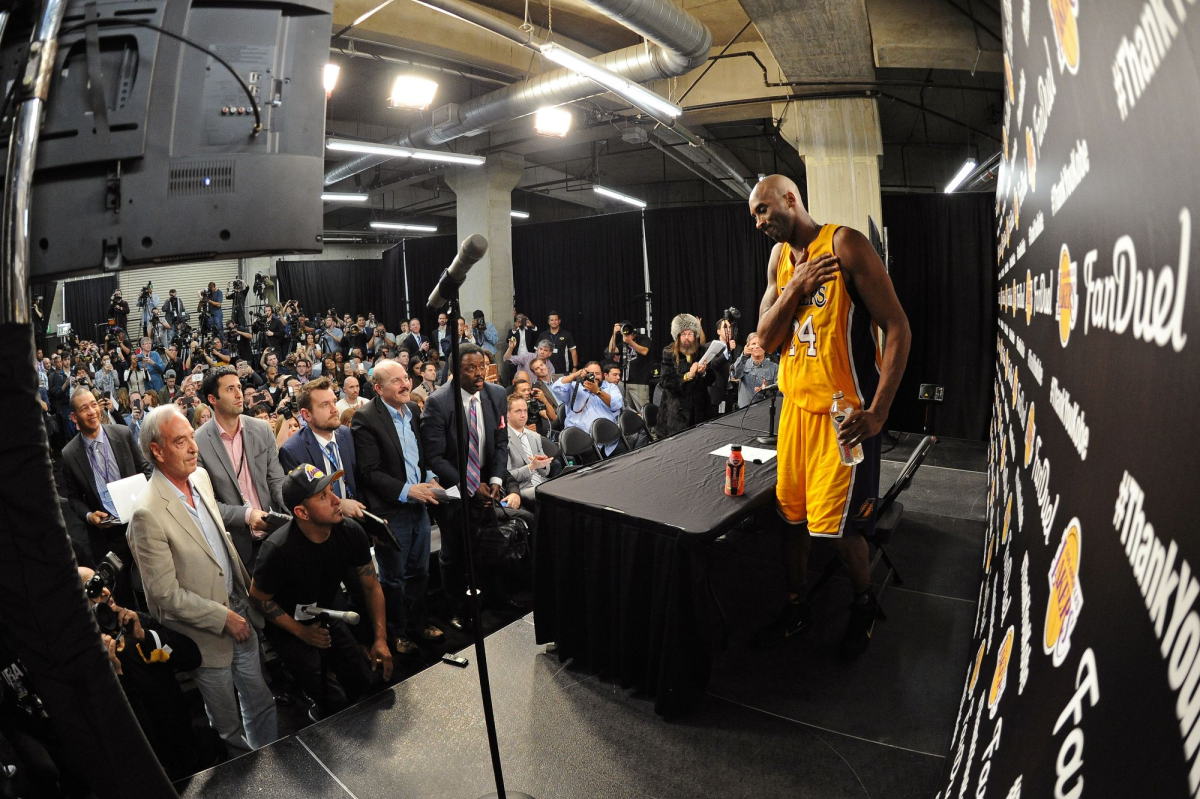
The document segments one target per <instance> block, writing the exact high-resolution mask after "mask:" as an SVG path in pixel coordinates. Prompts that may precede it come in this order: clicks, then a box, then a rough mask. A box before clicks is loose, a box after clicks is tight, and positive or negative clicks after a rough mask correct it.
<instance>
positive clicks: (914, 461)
mask: <svg viewBox="0 0 1200 799" xmlns="http://www.w3.org/2000/svg"><path fill="white" fill-rule="evenodd" d="M936 443H937V438H936V437H934V436H925V438H923V439H921V443H920V444H918V445H917V447H916V449H914V450H913V453H912V455H910V456H909V458H908V461H907V462H905V464H904V468H903V469H901V470H900V476H899V477H897V478H896V482H894V483H892V487H891V488H889V489H888V491H887V493H886V494H884V495H883V499H881V500H880V501H879V503H878V507H877V508H875V510H874V511H873V513H874V515H875V518H876V519H877V520H878V521H876V522H875V532H874V533H873V534H871V535H864V536H863V538H865V539H866V540H867V543H868V544H870V545H871V546H873V547H875V550H876V552H875V557H874V558H872V559H871V568H870V571H872V572H874V571H875V566H876V565H878V563H879V561H880V560H881V559H882V560H883V562H884V563H886V564H887V568H888V571H887V574H885V575H884V577H883V582H882V583H881V584H880V586H879V593H880V594H882V593H883V591H884V589H885V588H887V584H888V579H889V578H891V579H892V582H894V583H895V584H896V585H904V580H903V579H902V578H901V577H900V572H898V571H896V566H895V564H893V563H892V559H891V558H890V557H888V553H887V550H886V549H884V545H885V544H888V543H890V542H891V540H892V534H893V533H895V532H896V528H897V527H899V525H900V519H901V518H902V517H903V516H904V506H903V505H902V504H900V503H899V502H897V501H896V498H897V497H899V496H900V495H901V494H902V493H904V491H906V490H907V489H908V487H909V485H911V484H912V479H913V475H914V474H916V473H917V469H919V468H921V464H922V463H923V462H924V461H925V456H926V455H928V454H929V450H930V448H931V447H932V446H933V445H934V444H936ZM840 567H841V561H840V560H838V559H837V558H833V559H831V560H830V561H829V563H828V564H826V566H825V571H824V572H822V574H821V578H820V579H819V580H817V583H816V585H814V586H813V587H812V589H811V590H809V592H808V599H809V600H812V599H813V597H815V596H816V595H817V594H818V593H820V591H821V589H822V588H824V587H825V584H826V583H828V582H829V581H830V580H831V579H833V576H834V575H835V574H837V571H838V568H840Z"/></svg>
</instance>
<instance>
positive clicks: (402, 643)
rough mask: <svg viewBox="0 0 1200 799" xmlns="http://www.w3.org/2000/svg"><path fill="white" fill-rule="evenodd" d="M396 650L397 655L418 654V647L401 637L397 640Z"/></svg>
mask: <svg viewBox="0 0 1200 799" xmlns="http://www.w3.org/2000/svg"><path fill="white" fill-rule="evenodd" d="M395 649H396V654H397V655H413V654H416V652H417V645H416V644H414V643H413V642H412V641H410V640H408V639H407V638H404V637H400V638H397V639H396V647H395Z"/></svg>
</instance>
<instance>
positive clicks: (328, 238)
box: [321, 236, 362, 243]
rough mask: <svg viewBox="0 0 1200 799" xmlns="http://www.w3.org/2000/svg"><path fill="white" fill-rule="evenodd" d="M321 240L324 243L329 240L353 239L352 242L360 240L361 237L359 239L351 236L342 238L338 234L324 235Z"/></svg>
mask: <svg viewBox="0 0 1200 799" xmlns="http://www.w3.org/2000/svg"><path fill="white" fill-rule="evenodd" d="M321 240H322V241H324V242H326V243H328V242H331V241H353V242H361V241H362V239H359V238H352V237H347V238H342V237H340V236H326V237H325V238H323V239H321Z"/></svg>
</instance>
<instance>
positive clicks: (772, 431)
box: [754, 387, 779, 447]
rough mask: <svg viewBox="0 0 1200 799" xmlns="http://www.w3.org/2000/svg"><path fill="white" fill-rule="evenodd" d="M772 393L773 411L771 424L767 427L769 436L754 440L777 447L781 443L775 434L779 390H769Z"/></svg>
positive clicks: (771, 412)
mask: <svg viewBox="0 0 1200 799" xmlns="http://www.w3.org/2000/svg"><path fill="white" fill-rule="evenodd" d="M768 390H769V391H770V392H771V411H770V414H771V415H770V417H769V418H770V423H769V424H768V425H767V433H768V434H769V435H765V436H758V437H757V438H755V439H754V441H755V443H757V444H763V445H765V446H770V447H773V446H776V445H777V444H778V443H779V436H778V435H776V433H775V398H776V397H778V396H779V388H778V387H776V388H772V389H768Z"/></svg>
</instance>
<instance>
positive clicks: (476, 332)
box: [471, 311, 500, 356]
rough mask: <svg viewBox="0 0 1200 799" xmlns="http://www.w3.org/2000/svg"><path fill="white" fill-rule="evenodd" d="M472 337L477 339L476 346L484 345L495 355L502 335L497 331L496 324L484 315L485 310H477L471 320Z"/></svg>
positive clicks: (483, 346)
mask: <svg viewBox="0 0 1200 799" xmlns="http://www.w3.org/2000/svg"><path fill="white" fill-rule="evenodd" d="M471 338H472V339H473V340H474V341H475V346H477V347H482V348H483V349H485V350H487V351H488V352H490V353H491V354H492V355H493V356H495V355H496V344H497V343H499V341H500V336H499V334H497V333H496V326H495V325H493V324H492V323H491V322H489V321H488V320H487V319H485V318H484V317H483V311H476V312H475V314H474V319H472V321H471Z"/></svg>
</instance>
